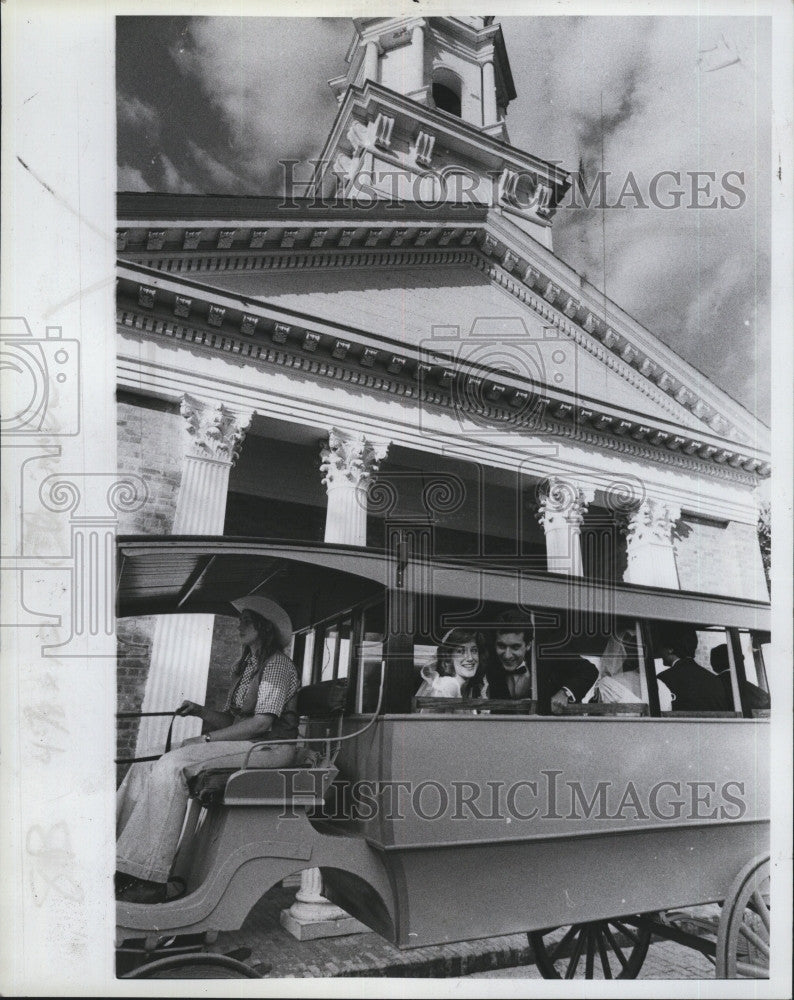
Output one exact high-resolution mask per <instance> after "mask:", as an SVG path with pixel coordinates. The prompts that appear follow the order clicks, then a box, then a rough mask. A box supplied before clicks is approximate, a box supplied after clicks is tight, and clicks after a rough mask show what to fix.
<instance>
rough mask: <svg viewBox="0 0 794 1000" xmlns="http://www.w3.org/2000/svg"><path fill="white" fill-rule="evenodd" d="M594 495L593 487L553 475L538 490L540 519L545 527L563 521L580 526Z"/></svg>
mask: <svg viewBox="0 0 794 1000" xmlns="http://www.w3.org/2000/svg"><path fill="white" fill-rule="evenodd" d="M594 496H595V490H594V489H593V488H592V487H587V486H580V485H579V484H578V483H575V482H574V481H573V480H570V479H562V478H560V477H558V476H553V477H552V478H551V479H549V480H548V481H547V482H546V483H545V484H543V485H542V486H541V487H540V488H539V490H538V520H539V521H540V523H541V524H542V525H543V527H544V529H549V528H552V527H554V526H556V525H558V524H563V523H564V524H565V525H566V526H574V527H580V526H581V524H582V521H583V520H584V515H585V512H586V510H587V508H588V506H589V504H590V503H592V500H593V497H594Z"/></svg>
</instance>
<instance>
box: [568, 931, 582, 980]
mask: <svg viewBox="0 0 794 1000" xmlns="http://www.w3.org/2000/svg"><path fill="white" fill-rule="evenodd" d="M577 930H579V931H580V933H579V936H578V937H577V939H576V947H575V948H574V949H573V954H572V955H571V960H570V962H569V963H568V968H567V969H566V970H565V978H566V979H573V978H574V976H575V975H576V968H577V966H578V965H579V959H580V958H581V957H582V949H583V948H584V937H585V936H584V928H583V927H582V926H581V924H580V925H578V927H577Z"/></svg>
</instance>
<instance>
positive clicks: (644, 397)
mask: <svg viewBox="0 0 794 1000" xmlns="http://www.w3.org/2000/svg"><path fill="white" fill-rule="evenodd" d="M208 277H209V276H208ZM211 284H212V287H214V288H217V289H219V290H221V289H222V290H224V291H226V292H229V293H232V294H234V295H239V296H243V297H245V298H246V299H251V300H258V301H262V302H267V303H268V304H269V305H274V306H278V307H280V308H284V309H288V310H294V311H298V312H301V313H304V314H306V315H309V316H312V317H317V318H319V319H322V320H326V321H329V322H331V323H339V324H345V325H350V326H353V327H356V328H358V329H361V330H365V331H366V332H368V333H370V334H372V335H375V336H378V335H382V336H384V337H386V338H388V339H389V340H396V341H399V342H401V343H404V344H406V345H410V346H412V347H418V348H420V349H422V350H423V351H427V352H428V353H430V354H434V353H437V354H439V355H445V356H449V357H451V358H453V359H457V360H458V361H459V362H461V363H463V364H469V365H475V364H476V365H483V366H485V367H487V368H493V369H494V370H495V371H504V372H508V373H511V374H514V375H517V376H518V377H526V378H527V379H528V380H530V381H532V382H537V383H540V384H542V385H547V386H549V387H550V388H551V389H554V390H557V391H563V392H569V393H572V394H574V395H575V396H576V398H577V399H579V400H584V401H585V402H587V401H590V400H592V401H593V402H594V403H595V404H597V403H602V402H609V403H610V405H612V406H617V407H619V408H624V409H626V410H627V411H629V412H631V413H632V414H635V415H637V414H639V415H641V416H643V417H645V418H647V419H648V420H653V419H662V420H665V421H668V422H670V421H672V422H675V423H678V424H680V425H681V427H683V428H689V429H699V428H701V426H702V425H701V422H700V421H699V420H698V419H697V417H696V416H695V415H694V414H692V413H691V412H689V411H688V410H686V409H685V408H684V407H683V406H681V405H680V404H678V403H677V402H676V401H675V400H674V399H671V398H670V397H669V396H667V395H666V394H665V393H663V392H662V391H661V390H660V389H659V388H658V386H656V385H654V384H653V383H652V382H650V380H648V379H646V378H644V377H643V376H642V375H641V374H640V373H639V372H638V371H636V370H634V369H633V368H631V366H630V365H627V364H625V363H623V362H622V361H620V360H619V359H614V358H612V356H611V355H610V353H609V352H608V351H605V350H604V349H603V347H602V346H601V345H600V344H599V343H598V342H597V341H595V340H594V339H593V340H592V343H591V345H590V346H591V349H590V350H588V349H587V346H586V345H584V344H582V343H577V342H576V341H575V340H574V339H573V338H572V337H571V336H569V335H568V334H566V333H565V332H564V331H561V330H559V329H558V328H556V327H555V326H554V325H553V324H551V323H550V322H549V321H548V319H546V318H544V317H543V316H541V315H539V313H538V312H537V311H536V310H535V309H533V308H532V307H531V306H530V305H528V304H526V303H524V302H521V301H520V300H519V299H517V298H516V297H515V296H513V295H511V294H509V292H507V291H506V290H505V289H504V288H503V287H501V286H500V285H498V284H497V283H496V282H494V281H493V280H492V278H491V277H490V276H489V275H488V273H487V271H483V270H481V269H479V268H477V267H475V266H472V265H471V264H465V263H461V264H456V265H446V266H443V267H428V266H426V265H422V266H414V267H378V268H364V267H358V268H356V267H352V268H323V269H305V270H290V271H281V270H280V271H269V272H267V273H262V272H259V273H253V272H245V271H238V272H232V271H226V272H223V273H216V274H213V275H212V276H211Z"/></svg>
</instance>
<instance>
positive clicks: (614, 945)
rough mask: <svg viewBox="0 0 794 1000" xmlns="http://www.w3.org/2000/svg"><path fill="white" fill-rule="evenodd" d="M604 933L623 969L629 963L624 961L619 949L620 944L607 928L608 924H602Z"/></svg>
mask: <svg viewBox="0 0 794 1000" xmlns="http://www.w3.org/2000/svg"><path fill="white" fill-rule="evenodd" d="M604 934H606V936H607V939H608V941H609V943H610V945H611V947H612V951H614V953H615V954H616V955H617V956H618V959H619V960H620V964H621V965H622V966H623V968H624V969H625V968H626V967H627V966H628V964H629V963H628V962H627V961H626V958H625V956H624V955H623V951H622V950H621V947H620V945H619V944H618V943H617V941H616V940H615V936H614V934H613V933H612V931H611V930H610V929H609V924H604Z"/></svg>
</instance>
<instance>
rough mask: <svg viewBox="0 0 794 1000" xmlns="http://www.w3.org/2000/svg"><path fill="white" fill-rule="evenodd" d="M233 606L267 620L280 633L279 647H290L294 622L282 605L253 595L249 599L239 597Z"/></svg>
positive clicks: (233, 602)
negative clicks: (252, 612)
mask: <svg viewBox="0 0 794 1000" xmlns="http://www.w3.org/2000/svg"><path fill="white" fill-rule="evenodd" d="M232 606H233V607H235V608H236V609H237V610H238V611H239V612H243V611H255V612H256V614H258V615H261V616H262V617H263V618H267V620H268V621H269V622H271V623H272V625H273V626H274V628H275V629H276V632H277V633H278V641H279V645H280V646H281V647H282V648H283V647H285V646H288V645H289V643H290V639H292V622H291V621H290V617H289V615H288V614H287V612H286V611H285V610H284V609H283V608H282V607H281V605H280V604H276V602H275V601H271V600H270V599H269V598H267V597H257V596H256V595H254V594H252V595H250V596H249V597H238V598H237V600H235V601H232Z"/></svg>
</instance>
